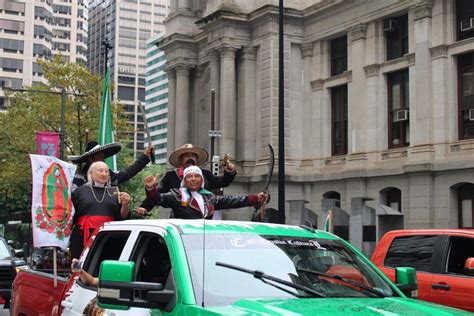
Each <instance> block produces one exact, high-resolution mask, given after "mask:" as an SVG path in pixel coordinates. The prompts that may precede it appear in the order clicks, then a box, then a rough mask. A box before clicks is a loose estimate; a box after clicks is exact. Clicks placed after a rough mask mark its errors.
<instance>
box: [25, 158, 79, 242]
mask: <svg viewBox="0 0 474 316" xmlns="http://www.w3.org/2000/svg"><path fill="white" fill-rule="evenodd" d="M30 161H31V169H32V175H33V190H32V201H31V217H32V225H31V226H32V228H33V246H34V247H60V248H61V249H66V248H67V247H68V242H69V236H70V235H71V228H72V218H73V216H74V208H73V206H72V201H71V185H72V180H73V179H74V174H75V172H76V166H75V165H73V164H70V163H67V162H64V161H62V160H59V159H58V158H55V157H50V156H43V155H30Z"/></svg>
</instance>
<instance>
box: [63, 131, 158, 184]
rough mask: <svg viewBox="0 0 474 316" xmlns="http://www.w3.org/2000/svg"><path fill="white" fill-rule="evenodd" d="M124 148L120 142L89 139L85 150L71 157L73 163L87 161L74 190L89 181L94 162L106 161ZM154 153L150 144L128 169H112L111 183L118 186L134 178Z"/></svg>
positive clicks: (79, 173) (80, 171)
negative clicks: (99, 141)
mask: <svg viewBox="0 0 474 316" xmlns="http://www.w3.org/2000/svg"><path fill="white" fill-rule="evenodd" d="M120 149H122V145H120V144H119V143H111V144H105V145H99V144H98V143H97V142H96V141H93V140H92V141H89V142H87V144H86V150H85V152H84V153H83V154H82V155H80V156H76V157H69V160H70V161H72V162H73V163H85V165H84V166H83V167H82V168H81V169H80V170H79V171H78V172H77V173H76V175H75V176H74V180H73V182H72V191H74V190H75V189H77V188H78V187H80V186H82V185H83V184H85V183H86V182H87V171H88V170H89V167H90V166H91V164H92V163H93V162H96V161H104V159H105V158H108V157H111V156H113V155H115V154H116V153H118V152H119V151H120ZM153 154H154V148H153V146H151V145H150V146H148V147H147V148H145V150H144V151H143V154H142V155H140V156H139V157H138V159H137V160H136V161H135V162H134V163H133V164H132V165H130V166H128V167H127V169H125V170H123V171H119V172H113V171H112V170H110V182H111V183H110V185H112V186H118V185H119V184H121V183H124V182H125V181H127V180H129V179H130V178H133V177H134V176H135V175H136V174H137V173H139V172H140V171H141V170H142V169H143V168H145V166H146V165H147V164H148V163H149V162H150V157H151V155H153Z"/></svg>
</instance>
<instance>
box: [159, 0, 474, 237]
mask: <svg viewBox="0 0 474 316" xmlns="http://www.w3.org/2000/svg"><path fill="white" fill-rule="evenodd" d="M285 6H286V7H285V18H284V45H285V46H284V47H285V49H284V56H285V57H284V58H285V60H284V64H285V77H284V82H285V90H284V91H285V146H286V147H285V169H286V199H287V200H289V201H292V202H289V203H288V204H287V206H288V208H287V210H286V219H287V223H297V222H299V221H301V220H302V219H301V218H300V217H299V215H298V214H300V213H301V209H305V210H308V209H309V210H310V211H311V212H312V213H313V214H316V215H319V225H321V223H322V219H323V217H324V214H325V211H327V210H325V206H324V205H328V203H327V202H328V201H329V202H331V201H332V204H331V203H329V205H333V206H334V207H340V208H341V209H343V210H345V211H346V212H347V213H349V214H350V213H351V209H352V208H353V207H354V206H353V205H351V204H352V203H353V201H354V198H362V200H363V201H365V203H366V204H367V205H368V206H370V207H373V208H374V209H376V208H377V207H378V206H379V205H385V206H389V207H391V209H395V210H396V211H397V212H400V213H401V214H402V215H403V226H404V227H405V228H423V227H473V226H474V225H473V217H474V216H473V202H474V185H473V183H474V159H473V158H474V155H473V154H474V138H473V137H474V129H473V126H474V124H473V123H474V121H472V120H474V110H473V111H470V109H474V97H473V95H474V77H473V73H474V54H473V51H474V31H473V30H474V3H473V2H471V1H468V0H411V1H410V0H407V1H396V0H381V1H342V0H322V1H314V0H313V1H309V0H301V1H300V0H293V1H291V0H287V1H285ZM471 16H472V17H473V18H472V19H471ZM165 26H166V35H165V39H164V40H163V41H162V43H161V44H160V48H161V49H163V50H164V51H165V53H166V55H167V60H168V64H167V72H168V75H169V109H168V113H169V114H168V115H169V128H168V148H169V149H171V148H176V147H179V146H181V145H182V144H184V143H187V142H192V143H193V144H195V145H199V146H203V147H205V148H209V146H210V138H209V136H208V131H209V129H210V115H211V109H210V104H211V100H210V96H211V93H210V90H211V89H215V90H216V96H217V97H216V105H217V111H216V114H215V115H216V120H217V125H218V126H217V128H218V129H219V130H221V131H222V137H221V138H219V139H218V141H217V145H218V146H217V154H221V155H222V154H223V153H229V154H230V155H231V156H232V157H233V158H235V160H236V162H237V164H238V168H239V169H238V177H237V179H236V180H235V181H234V183H233V185H232V186H231V187H230V188H229V189H226V193H241V192H256V191H258V190H260V189H261V187H262V183H263V179H264V177H265V173H266V171H267V168H268V161H269V154H268V150H267V144H272V145H273V146H274V147H275V152H277V145H278V1H276V0H274V1H271V0H260V1H246V0H233V1H224V0H208V1H206V0H203V1H191V0H177V1H172V6H171V8H170V15H169V16H168V17H167V19H166V21H165ZM470 115H473V116H472V117H471V119H470ZM169 152H170V150H169ZM276 165H277V164H276ZM276 169H277V168H276ZM275 172H276V173H277V172H278V170H275ZM273 179H274V180H275V181H276V179H277V177H276V176H274V178H273ZM271 191H272V192H273V196H272V202H271V203H270V206H273V207H276V204H277V200H278V199H277V183H276V182H274V183H272V187H271ZM295 205H296V206H295ZM293 206H295V207H293ZM249 212H250V211H249ZM224 217H225V218H232V219H248V218H249V214H247V213H243V212H228V213H225V214H224Z"/></svg>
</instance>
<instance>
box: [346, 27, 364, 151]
mask: <svg viewBox="0 0 474 316" xmlns="http://www.w3.org/2000/svg"><path fill="white" fill-rule="evenodd" d="M366 33H367V25H366V24H359V25H356V26H354V27H352V28H351V29H349V35H350V36H349V41H350V43H349V48H350V50H349V53H350V57H349V58H350V60H351V64H350V66H349V67H350V69H351V70H352V82H351V84H350V89H349V91H348V92H349V93H350V95H351V97H349V100H351V101H350V102H351V106H350V107H349V108H348V111H349V113H348V115H349V117H350V118H351V120H350V122H352V126H351V123H349V128H348V135H347V136H348V153H349V154H351V153H360V152H365V151H366V142H367V128H368V124H366V118H367V117H369V113H368V112H367V104H366V76H365V70H364V66H365V46H366Z"/></svg>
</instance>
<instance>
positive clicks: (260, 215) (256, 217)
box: [252, 144, 275, 222]
mask: <svg viewBox="0 0 474 316" xmlns="http://www.w3.org/2000/svg"><path fill="white" fill-rule="evenodd" d="M268 149H269V150H270V166H269V168H268V173H267V178H266V179H265V186H264V187H263V192H264V193H266V194H267V199H266V200H265V202H263V203H262V205H261V206H260V207H255V211H254V212H253V215H252V222H263V219H264V216H265V209H266V204H267V202H268V199H269V197H270V194H269V193H270V191H269V190H268V187H269V186H270V181H271V180H272V175H273V167H274V166H275V153H274V151H273V147H272V145H270V144H268Z"/></svg>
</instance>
